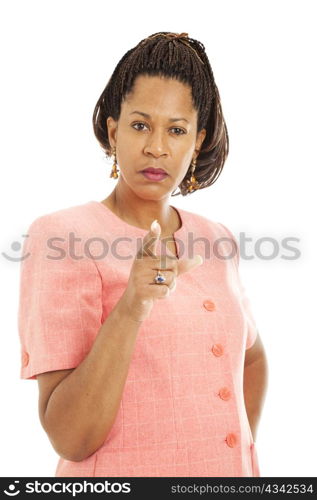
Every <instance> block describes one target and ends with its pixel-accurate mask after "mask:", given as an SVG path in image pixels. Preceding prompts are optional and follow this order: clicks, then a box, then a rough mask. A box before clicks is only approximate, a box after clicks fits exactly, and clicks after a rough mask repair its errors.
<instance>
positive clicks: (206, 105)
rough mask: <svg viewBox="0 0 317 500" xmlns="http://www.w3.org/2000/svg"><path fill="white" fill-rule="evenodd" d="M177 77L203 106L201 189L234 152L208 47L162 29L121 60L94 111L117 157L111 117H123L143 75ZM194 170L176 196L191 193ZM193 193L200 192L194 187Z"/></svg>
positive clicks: (105, 144) (97, 128) (102, 138)
mask: <svg viewBox="0 0 317 500" xmlns="http://www.w3.org/2000/svg"><path fill="white" fill-rule="evenodd" d="M141 74H145V75H150V76H151V75H152V76H161V77H167V78H173V79H177V80H178V81H180V82H182V83H184V84H187V85H189V86H190V87H191V89H192V100H193V106H194V108H195V109H196V110H197V115H198V117H197V122H198V123H197V132H199V131H200V130H202V129H203V128H205V129H206V137H205V139H204V141H203V143H202V145H201V149H200V152H199V155H198V156H197V163H196V169H195V172H194V175H195V177H196V179H197V181H198V183H199V189H203V188H205V187H208V186H210V185H211V184H213V183H214V182H215V181H216V180H217V178H218V176H219V175H220V173H221V171H222V168H223V165H224V163H225V160H226V158H227V156H228V153H229V137H228V131H227V126H226V123H225V120H224V117H223V113H222V109H221V101H220V96H219V92H218V88H217V86H216V83H215V80H214V76H213V72H212V69H211V66H210V63H209V60H208V56H207V54H206V52H205V47H204V45H203V44H202V43H201V42H199V41H198V40H195V39H193V38H189V37H188V34H187V33H180V34H177V33H171V32H168V31H161V32H158V33H154V34H153V35H150V36H149V37H147V38H144V39H143V40H141V41H140V42H139V43H138V44H137V45H136V46H135V47H133V48H132V49H130V50H128V52H127V53H126V54H125V55H124V56H123V57H122V58H121V60H120V61H119V63H118V64H117V66H116V67H115V70H114V72H113V74H112V76H111V78H110V80H109V81H108V83H107V85H106V87H105V89H104V90H103V92H102V94H101V96H100V97H99V99H98V101H97V104H96V106H95V109H94V113H93V128H94V133H95V136H96V138H97V140H98V142H99V144H100V145H101V147H102V148H103V150H104V151H105V153H106V155H107V156H109V157H110V156H111V146H110V143H109V139H108V131H107V118H108V116H112V117H113V119H114V120H115V121H117V120H118V119H119V117H120V112H121V103H122V101H123V100H124V98H125V97H126V95H127V94H129V93H130V92H131V91H133V84H134V80H135V78H136V77H137V76H138V75H141ZM189 178H190V165H189V167H188V171H187V173H186V175H185V177H184V179H183V180H182V182H181V183H180V185H179V186H178V187H179V189H180V191H179V192H178V193H176V194H174V191H173V193H172V196H177V195H178V194H182V195H183V196H186V195H187V194H188V193H189V191H187V184H186V180H187V179H189ZM192 192H195V190H194V191H192Z"/></svg>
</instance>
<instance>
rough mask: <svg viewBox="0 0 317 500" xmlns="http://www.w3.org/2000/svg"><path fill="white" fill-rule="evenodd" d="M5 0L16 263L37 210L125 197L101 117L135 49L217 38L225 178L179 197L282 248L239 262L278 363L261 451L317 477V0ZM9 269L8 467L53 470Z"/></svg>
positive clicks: (7, 234)
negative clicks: (102, 143) (97, 127)
mask: <svg viewBox="0 0 317 500" xmlns="http://www.w3.org/2000/svg"><path fill="white" fill-rule="evenodd" d="M0 5H1V12H0V18H1V21H0V23H1V25H0V37H1V40H0V42H1V51H2V56H1V93H0V99H1V115H0V116H1V143H2V145H1V148H0V155H1V172H2V182H1V197H0V203H1V217H2V226H1V227H2V232H1V252H5V253H6V254H9V255H11V256H12V257H18V256H19V255H20V250H19V249H14V248H11V244H12V243H13V242H15V241H18V242H21V243H22V241H23V234H25V233H26V231H27V229H28V227H29V225H30V223H31V222H32V221H33V220H34V219H35V218H36V217H38V216H40V215H44V214H46V213H49V212H52V211H55V210H58V209H62V208H66V207H70V206H73V205H76V204H81V203H86V202H88V201H91V200H96V201H101V200H102V199H104V198H105V197H106V196H107V195H108V194H109V193H110V191H112V189H113V187H114V183H115V182H116V181H114V180H113V179H109V174H110V169H111V162H110V161H109V160H108V161H107V160H106V159H105V157H104V154H103V152H102V151H101V149H100V147H99V145H98V143H97V141H96V139H95V137H94V135H93V130H92V123H91V119H92V112H93V108H94V106H95V103H96V101H97V99H98V97H99V95H100V93H101V91H102V90H103V88H104V86H105V85H106V83H107V81H108V79H109V78H110V76H111V73H112V71H113V70H114V67H115V65H116V64H117V62H118V61H119V59H120V58H121V57H122V56H123V54H124V53H125V52H126V51H127V50H129V49H130V48H132V47H133V46H134V45H135V44H136V43H138V42H139V41H140V40H141V39H142V38H145V37H146V36H149V35H150V34H153V33H155V32H157V31H174V32H183V31H184V32H187V33H189V36H191V37H193V38H197V39H198V40H200V41H202V42H203V43H204V45H205V47H206V51H207V54H208V56H209V59H210V62H211V66H212V68H213V71H214V76H215V79H216V83H217V85H218V88H219V91H220V95H221V100H222V107H223V112H224V116H225V119H226V123H227V126H228V131H229V138H230V153H229V157H228V160H227V162H226V164H225V167H224V170H223V172H222V174H221V176H220V178H219V179H218V181H217V182H216V184H214V185H213V186H211V187H210V188H208V189H206V190H203V191H202V192H200V193H199V195H198V196H197V195H193V196H188V197H184V198H183V199H182V197H181V196H178V197H177V198H172V201H171V203H172V204H174V205H175V206H179V207H180V208H184V209H185V210H189V211H192V212H196V213H199V214H202V215H205V216H207V217H209V218H210V219H212V220H215V221H219V222H222V223H224V224H226V225H227V226H228V227H229V228H230V229H231V230H232V232H233V233H234V234H235V235H236V236H237V237H238V238H239V232H245V233H246V235H247V236H248V237H251V238H252V242H251V243H249V244H248V247H247V248H248V250H247V252H248V254H252V249H253V248H254V242H255V241H256V240H257V239H259V238H261V237H271V238H275V239H276V240H277V242H278V244H279V245H280V251H279V254H278V256H277V257H276V258H275V259H273V260H263V259H260V258H257V257H256V258H254V259H253V260H241V263H240V272H241V277H242V280H243V282H244V284H245V286H246V289H247V293H248V296H249V299H250V302H251V305H252V309H253V314H254V316H255V319H256V322H257V326H258V329H259V332H260V335H261V338H262V341H263V343H264V345H265V348H266V352H267V356H268V360H269V387H268V392H267V396H266V400H265V405H264V409H263V413H262V417H261V422H260V425H259V428H258V436H257V451H258V457H259V463H260V469H261V475H262V476H273V477H276V476H290V477H292V476H316V475H317V474H316V472H317V462H316V448H317V432H316V422H317V412H316V380H317V377H316V365H317V357H316V352H317V341H316V321H315V311H316V308H315V302H316V259H315V249H316V221H315V215H316V206H315V207H314V206H313V202H314V198H315V191H316V182H315V181H316V175H315V170H316V166H317V165H316V111H317V109H316V88H317V81H316V70H315V63H316V43H317V40H316V29H315V28H316V22H315V20H316V17H315V16H314V7H316V3H315V2H314V1H307V0H302V1H299V0H298V1H296V2H295V1H290V0H287V1H282V0H279V1H278V0H274V1H272V0H271V1H268V0H266V1H254V0H250V1H238V2H237V1H224V0H221V1H211V0H208V1H200V2H192V1H183V2H170V1H162V0H161V1H160V2H150V3H149V2H144V1H138V2H107V1H105V0H104V1H98V0H90V1H89V2H88V1H79V0H76V1H73V0H68V1H65V0H63V1H61V0H59V1H57V0H54V1H35V0H28V1H27V2H24V1H17V0H16V1H15V2H10V1H2V2H1V4H0ZM286 237H296V238H299V242H297V243H296V247H297V248H299V249H300V252H301V255H300V258H299V259H297V260H285V259H282V258H281V256H282V255H290V252H289V251H286V250H283V248H282V247H281V241H282V239H283V238H286ZM294 246H295V245H294ZM261 248H262V247H261ZM271 250H272V248H271V246H270V245H269V246H267V248H266V254H270V252H271ZM263 253H265V247H264V246H263ZM253 254H254V252H253ZM0 265H1V305H2V307H1V329H2V339H3V342H2V346H1V347H2V348H1V363H0V369H1V385H2V389H1V393H2V411H1V414H0V415H1V416H0V418H1V426H0V428H1V432H2V436H1V462H2V464H1V472H0V474H1V476H25V477H27V476H54V474H55V468H56V464H57V460H58V455H57V454H56V453H55V451H54V450H53V448H52V446H51V444H50V442H49V440H48V437H47V436H46V434H45V432H44V430H43V429H42V427H41V425H40V422H39V418H38V409H37V404H38V387H37V382H36V381H35V380H32V381H30V380H20V378H19V374H20V345H19V339H18V329H17V311H18V288H19V263H16V262H12V261H10V260H8V259H7V258H5V257H4V256H3V255H0Z"/></svg>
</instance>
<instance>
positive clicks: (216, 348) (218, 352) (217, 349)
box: [211, 344, 223, 356]
mask: <svg viewBox="0 0 317 500" xmlns="http://www.w3.org/2000/svg"><path fill="white" fill-rule="evenodd" d="M211 350H212V353H213V354H214V355H215V356H222V355H223V347H222V345H221V344H214V345H213V346H212V348H211Z"/></svg>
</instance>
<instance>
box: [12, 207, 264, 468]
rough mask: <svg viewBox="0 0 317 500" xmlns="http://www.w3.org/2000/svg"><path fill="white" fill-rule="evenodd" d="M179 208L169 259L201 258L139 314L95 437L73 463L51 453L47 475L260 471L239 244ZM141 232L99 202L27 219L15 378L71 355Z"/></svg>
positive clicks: (66, 365) (252, 329) (69, 363)
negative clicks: (117, 386) (112, 405)
mask: <svg viewBox="0 0 317 500" xmlns="http://www.w3.org/2000/svg"><path fill="white" fill-rule="evenodd" d="M174 208H175V207H174ZM177 210H178V213H179V215H180V217H181V220H182V226H181V228H180V229H179V230H178V231H176V232H175V233H174V238H175V241H176V245H177V249H178V256H179V257H180V258H183V257H193V256H194V255H195V254H200V255H201V256H202V257H203V259H204V263H203V264H202V265H200V266H198V267H197V268H196V269H195V270H192V271H189V272H187V273H184V274H182V275H180V276H179V277H178V278H177V287H176V290H175V291H174V292H173V293H172V294H170V296H169V297H167V298H166V299H163V300H157V301H156V302H155V303H154V306H153V309H152V311H151V314H150V316H149V317H148V318H147V319H146V320H145V321H144V322H143V323H142V325H141V327H140V330H139V333H138V336H137V339H136V343H135V348H134V351H133V355H132V358H131V364H130V368H129V372H128V376H127V380H126V383H125V387H124V391H123V394H122V399H121V403H120V407H119V410H118V413H117V416H116V419H115V422H114V424H113V427H112V429H111V431H110V433H109V435H108V437H107V439H106V440H105V442H104V443H103V444H102V446H101V447H100V448H99V449H98V450H97V451H96V452H95V453H93V454H92V455H90V456H89V457H88V458H86V459H85V460H82V461H81V462H72V461H68V460H64V459H62V458H60V459H59V461H58V464H57V469H56V472H55V475H56V477H62V476H68V477H93V476H100V477H101V476H102V477H107V476H109V477H118V476H124V477H133V476H176V477H177V476H195V477H197V476H202V477H226V476H227V477H235V476H259V475H260V472H259V464H258V457H257V452H256V448H255V443H254V440H253V437H252V433H251V429H250V426H249V422H248V418H247V413H246V409H245V403H244V396H243V370H244V356H245V349H248V348H250V347H251V346H252V345H253V343H254V342H255V339H256V335H257V329H256V324H255V321H254V318H253V316H252V312H251V308H250V304H249V301H248V299H247V297H246V294H245V290H244V287H243V285H242V284H241V281H240V277H239V270H238V264H239V251H238V244H237V241H236V240H235V238H234V237H233V235H232V233H231V232H230V231H229V230H228V229H227V228H226V227H225V226H224V225H223V224H220V223H217V222H213V221H211V220H209V219H207V218H205V217H203V216H201V215H198V214H194V213H191V212H188V211H186V210H181V209H177ZM146 233H147V230H144V229H141V228H138V227H135V226H131V225H130V224H128V223H126V222H124V221H123V220H122V219H120V218H119V217H118V216H116V215H115V214H114V213H113V212H112V211H111V210H110V209H109V208H107V207H106V206H105V205H104V204H102V203H101V202H97V201H90V202H88V203H85V204H82V205H78V206H73V207H70V208H66V209H63V210H59V211H56V212H53V213H50V214H46V215H43V216H41V217H38V218H37V219H35V220H34V221H33V222H32V224H31V226H30V227H29V231H28V234H29V236H28V237H27V238H26V240H25V242H24V248H23V255H25V256H26V255H27V254H29V255H28V256H27V257H26V258H25V259H24V260H22V262H21V275H20V302H19V320H18V321H19V337H20V341H21V349H22V350H21V354H22V359H21V378H22V379H30V380H36V376H37V374H39V373H42V372H47V371H51V370H62V369H70V368H75V367H76V366H78V364H80V363H81V361H82V360H83V359H84V358H85V356H86V355H87V353H88V352H89V350H90V348H91V346H92V344H93V342H94V339H95V337H96V335H97V333H98V331H99V328H100V326H101V325H102V323H103V322H104V321H105V320H106V318H107V316H108V315H109V313H110V312H111V310H112V309H113V307H114V306H115V304H116V303H117V301H118V300H119V299H120V297H121V295H122V293H123V292H124V290H125V288H126V286H127V282H128V277H129V273H130V268H131V265H132V262H133V259H134V258H135V255H136V252H137V250H138V248H139V246H140V244H141V241H142V238H143V237H144V236H145V234H146ZM53 237H58V238H60V240H56V241H55V242H54V241H52V240H51V241H50V238H53ZM74 238H78V240H74ZM221 238H225V239H224V240H220V239H221ZM72 239H73V246H72V245H71V241H72ZM230 240H231V241H230ZM47 245H49V246H47ZM111 245H112V246H111ZM57 247H58V248H59V250H57V249H56V248H57ZM54 248H55V249H54ZM158 248H160V251H159V252H157V253H160V254H163V253H164V248H165V247H163V245H162V247H161V245H160V244H159V245H158ZM232 252H233V253H234V256H233V257H232V258H227V259H225V258H224V257H225V256H226V255H227V256H228V255H229V254H230V253H232ZM49 257H51V258H49ZM52 257H53V258H52ZM54 257H55V259H54ZM61 257H62V258H61ZM221 257H222V258H221Z"/></svg>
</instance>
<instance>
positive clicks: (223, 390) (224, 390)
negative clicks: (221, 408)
mask: <svg viewBox="0 0 317 500" xmlns="http://www.w3.org/2000/svg"><path fill="white" fill-rule="evenodd" d="M219 396H220V397H221V399H223V400H224V401H228V399H230V398H231V391H230V390H229V389H228V387H222V388H221V389H220V391H219Z"/></svg>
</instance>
